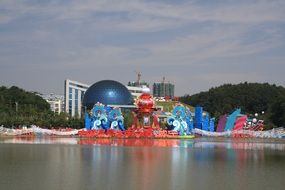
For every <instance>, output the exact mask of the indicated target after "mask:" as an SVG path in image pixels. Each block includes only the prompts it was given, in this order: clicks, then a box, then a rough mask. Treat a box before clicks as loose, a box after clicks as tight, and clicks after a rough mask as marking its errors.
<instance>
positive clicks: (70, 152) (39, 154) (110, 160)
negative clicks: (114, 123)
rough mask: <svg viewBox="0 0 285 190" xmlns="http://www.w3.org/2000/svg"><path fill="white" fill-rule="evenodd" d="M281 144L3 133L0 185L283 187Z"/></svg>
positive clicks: (56, 187)
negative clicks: (44, 136)
mask: <svg viewBox="0 0 285 190" xmlns="http://www.w3.org/2000/svg"><path fill="white" fill-rule="evenodd" d="M33 143H35V144H37V145H32V144H33ZM47 144H48V145H47ZM284 149H285V144H284V141H280V140H279V141H271V140H262V141H261V140H246V139H239V140H232V139H219V140H216V139H205V138H197V139H193V140H175V139H172V140H165V139H155V140H151V139H145V140H142V139H140V140H138V139H117V140H115V139H80V138H5V139H3V138H2V139H0V150H1V154H0V186H1V189H2V188H3V189H12V190H13V189H19V188H20V187H21V188H22V189H23V188H24V189H68V190H72V189H125V190H128V189H165V190H167V189H191V188H193V189H212V190H216V189H217V190H218V189H219V190H220V189H238V188H239V189H240V188H244V189H283V187H284V180H283V176H284V175H283V174H284V169H285V159H284V158H285V152H284ZM43 179H44V180H43Z"/></svg>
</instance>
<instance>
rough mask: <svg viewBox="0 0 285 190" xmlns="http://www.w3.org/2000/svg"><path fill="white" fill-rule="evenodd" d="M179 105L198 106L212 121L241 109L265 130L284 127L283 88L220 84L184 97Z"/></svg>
mask: <svg viewBox="0 0 285 190" xmlns="http://www.w3.org/2000/svg"><path fill="white" fill-rule="evenodd" d="M180 101H181V102H183V103H186V104H189V105H192V106H202V107H203V108H204V109H205V110H206V111H208V112H209V113H210V114H211V115H212V116H214V117H215V118H219V117H220V116H221V115H223V114H229V113H231V112H232V111H234V109H236V108H241V110H242V112H243V113H245V114H248V115H252V116H253V114H255V113H258V114H259V118H260V119H264V120H265V124H266V128H267V129H270V128H273V127H280V126H285V88H284V87H282V86H276V85H274V84H273V85H270V84H268V83H247V82H245V83H240V84H236V85H233V84H224V85H222V86H219V87H215V88H211V89H209V90H208V91H206V92H200V93H197V94H194V95H185V96H183V97H180ZM263 112H264V114H262V113H263Z"/></svg>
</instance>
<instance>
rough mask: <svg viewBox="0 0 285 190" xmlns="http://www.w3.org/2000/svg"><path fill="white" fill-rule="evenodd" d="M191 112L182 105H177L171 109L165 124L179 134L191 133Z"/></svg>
mask: <svg viewBox="0 0 285 190" xmlns="http://www.w3.org/2000/svg"><path fill="white" fill-rule="evenodd" d="M191 122H192V121H191V112H190V110H187V109H185V107H184V106H182V105H178V106H176V107H175V108H174V110H173V111H172V115H171V116H170V117H168V119H167V124H168V125H169V126H170V127H171V130H172V131H176V132H178V133H179V135H180V136H183V135H188V134H190V133H191V131H192V128H193V125H191Z"/></svg>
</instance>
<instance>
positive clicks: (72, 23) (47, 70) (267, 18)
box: [0, 0, 285, 95]
mask: <svg viewBox="0 0 285 190" xmlns="http://www.w3.org/2000/svg"><path fill="white" fill-rule="evenodd" d="M135 70H137V71H140V72H141V73H142V79H143V80H145V81H147V82H150V83H153V82H157V81H161V80H162V77H163V76H165V77H166V80H167V81H170V82H172V83H174V84H175V88H176V89H175V90H176V92H175V93H176V95H184V94H193V93H196V92H199V91H204V90H208V89H209V88H210V87H213V86H218V85H221V84H224V83H240V82H244V81H249V82H269V83H275V84H277V85H283V86H285V76H284V73H285V1H284V0H276V1H275V0H200V1H198V0H192V1H191V0H176V1H175V0H157V1H155V0H144V1H143V0H142V1H137V0H80V1H79V0H62V1H57V0H19V1H17V0H1V1H0V86H1V85H5V86H12V85H16V86H19V87H22V88H24V89H26V90H33V91H38V92H42V93H50V92H54V93H57V94H63V86H64V80H65V79H67V78H68V79H71V80H76V81H80V82H83V83H87V84H93V83H94V82H96V81H99V80H103V79H114V80H117V81H120V82H121V83H123V84H126V83H127V82H128V81H129V80H136V73H135Z"/></svg>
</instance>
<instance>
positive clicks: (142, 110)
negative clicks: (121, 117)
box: [132, 93, 159, 128]
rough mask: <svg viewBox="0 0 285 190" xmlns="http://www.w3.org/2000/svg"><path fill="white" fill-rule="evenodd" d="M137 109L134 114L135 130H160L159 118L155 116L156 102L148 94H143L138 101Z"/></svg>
mask: <svg viewBox="0 0 285 190" xmlns="http://www.w3.org/2000/svg"><path fill="white" fill-rule="evenodd" d="M136 105H137V109H136V110H135V111H134V112H133V125H132V127H133V128H158V127H159V123H158V117H157V116H156V115H154V114H153V112H154V110H155V101H154V100H153V98H152V96H151V95H150V94H148V93H143V94H142V95H141V96H140V97H139V98H138V99H137V101H136Z"/></svg>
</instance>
